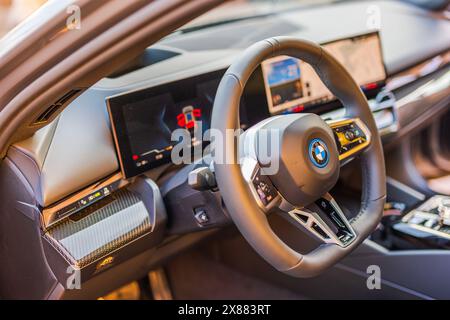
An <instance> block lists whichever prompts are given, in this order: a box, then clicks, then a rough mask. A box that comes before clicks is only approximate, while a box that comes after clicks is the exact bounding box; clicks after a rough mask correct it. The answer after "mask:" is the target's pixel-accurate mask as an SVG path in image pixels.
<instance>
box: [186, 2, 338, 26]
mask: <svg viewBox="0 0 450 320" xmlns="http://www.w3.org/2000/svg"><path fill="white" fill-rule="evenodd" d="M338 1H342V0H233V1H227V2H226V3H225V4H223V5H221V6H219V7H217V8H216V9H214V10H211V11H209V12H208V13H206V14H204V15H203V16H201V17H199V18H197V19H195V20H193V21H192V22H190V23H188V24H186V25H185V26H183V27H181V28H180V29H179V31H180V30H181V31H185V30H189V29H198V28H206V27H208V26H212V25H217V24H222V23H227V22H231V21H236V20H241V19H246V18H250V17H255V16H265V15H271V14H276V13H278V12H282V11H286V10H289V9H292V8H294V7H295V8H298V7H306V6H308V7H309V6H318V5H322V4H326V3H330V2H338ZM344 1H345V0H344Z"/></svg>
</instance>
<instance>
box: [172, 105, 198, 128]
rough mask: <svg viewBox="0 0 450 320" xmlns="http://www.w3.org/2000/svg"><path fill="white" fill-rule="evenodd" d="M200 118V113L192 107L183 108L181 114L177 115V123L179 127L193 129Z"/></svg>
mask: <svg viewBox="0 0 450 320" xmlns="http://www.w3.org/2000/svg"><path fill="white" fill-rule="evenodd" d="M201 116H202V111H201V110H200V109H196V108H194V107H192V106H188V107H185V108H183V112H182V113H180V114H179V115H177V123H178V125H179V126H180V127H182V128H186V129H191V128H195V126H196V121H197V119H198V118H200V117H201Z"/></svg>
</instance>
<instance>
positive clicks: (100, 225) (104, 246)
mask: <svg viewBox="0 0 450 320" xmlns="http://www.w3.org/2000/svg"><path fill="white" fill-rule="evenodd" d="M151 231H152V225H151V222H150V217H149V213H148V211H147V209H146V207H145V205H144V203H143V202H142V201H141V200H140V198H139V197H138V196H137V195H136V194H134V193H133V192H132V191H130V190H127V189H121V190H119V191H116V192H115V193H112V194H111V195H110V196H108V197H106V198H105V199H103V200H101V201H99V202H98V203H95V204H93V205H91V206H89V207H88V208H86V209H85V210H82V211H81V212H79V213H77V214H76V215H75V216H73V217H71V218H70V219H67V220H65V221H63V222H62V223H60V224H58V225H56V226H54V227H52V228H50V229H49V230H48V231H47V233H46V235H45V236H46V237H47V239H48V240H49V241H50V242H51V243H52V244H53V245H54V247H55V248H56V249H57V250H58V251H60V253H61V254H63V256H64V257H65V258H66V259H67V260H69V262H70V263H71V264H72V265H73V266H75V267H78V268H83V267H85V266H87V265H89V264H90V263H92V262H95V261H96V260H98V259H100V258H101V257H103V256H105V255H107V254H109V253H111V252H112V251H114V250H116V249H118V248H120V247H122V246H124V245H126V244H127V243H129V242H131V241H133V240H135V239H137V238H139V237H141V236H143V235H144V234H147V233H149V232H151Z"/></svg>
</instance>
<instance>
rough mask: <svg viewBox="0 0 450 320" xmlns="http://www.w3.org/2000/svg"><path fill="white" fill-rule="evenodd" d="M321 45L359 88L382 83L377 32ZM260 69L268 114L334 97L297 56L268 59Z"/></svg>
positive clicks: (300, 107) (382, 70) (369, 87)
mask: <svg viewBox="0 0 450 320" xmlns="http://www.w3.org/2000/svg"><path fill="white" fill-rule="evenodd" d="M323 47H324V48H325V50H327V51H328V52H329V53H331V55H333V56H334V57H335V58H336V59H337V60H338V61H339V62H341V63H342V64H343V65H344V66H345V67H346V68H347V70H348V71H349V72H350V74H351V75H352V76H353V78H354V79H355V80H356V82H357V83H358V84H359V85H360V86H361V88H362V89H363V90H370V89H374V88H377V87H381V86H382V85H383V84H384V81H385V78H386V72H385V67H384V62H383V57H382V51H381V44H380V38H379V35H378V33H370V34H365V35H361V36H357V37H352V38H347V39H343V40H338V41H333V42H329V43H326V44H324V45H323ZM262 71H263V77H264V84H265V88H266V95H267V104H268V106H269V111H270V113H271V114H277V113H281V112H292V111H294V112H298V111H303V110H304V109H307V108H308V106H313V105H317V104H320V103H324V102H327V101H330V100H332V99H334V97H333V95H332V94H331V92H330V91H329V90H328V89H327V88H326V87H325V85H324V84H323V83H322V81H321V80H320V78H319V77H318V76H317V74H316V72H315V71H314V69H313V68H312V67H311V66H310V65H309V64H307V63H305V62H303V61H300V60H298V59H295V58H292V57H287V56H281V57H275V58H272V59H268V60H266V61H264V62H263V64H262Z"/></svg>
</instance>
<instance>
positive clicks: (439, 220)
mask: <svg viewBox="0 0 450 320" xmlns="http://www.w3.org/2000/svg"><path fill="white" fill-rule="evenodd" d="M392 227H393V230H394V234H395V235H397V236H399V237H400V238H402V239H404V240H405V241H408V242H410V243H412V244H415V245H416V246H417V247H419V248H435V249H450V197H448V196H441V195H436V196H434V197H432V198H430V199H428V200H427V201H425V202H424V203H422V204H421V205H420V206H418V207H417V208H415V209H413V210H411V211H410V212H409V213H407V214H406V215H405V216H404V217H403V218H402V219H401V221H400V222H398V223H396V224H394V225H393V226H392Z"/></svg>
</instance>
